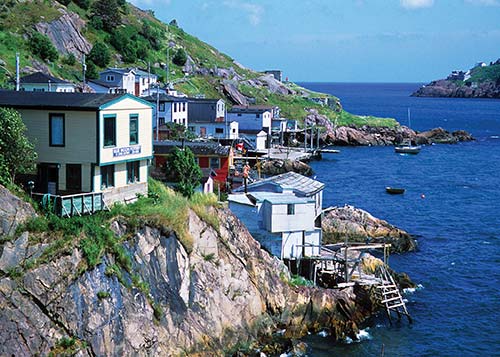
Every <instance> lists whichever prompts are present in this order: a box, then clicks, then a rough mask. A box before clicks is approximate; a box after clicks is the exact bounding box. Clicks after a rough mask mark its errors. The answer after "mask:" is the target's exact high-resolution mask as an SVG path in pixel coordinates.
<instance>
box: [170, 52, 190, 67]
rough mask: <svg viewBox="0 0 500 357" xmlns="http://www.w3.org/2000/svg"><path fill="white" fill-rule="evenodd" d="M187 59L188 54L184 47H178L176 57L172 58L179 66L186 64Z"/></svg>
mask: <svg viewBox="0 0 500 357" xmlns="http://www.w3.org/2000/svg"><path fill="white" fill-rule="evenodd" d="M186 61H187V54H186V51H184V49H183V48H178V49H177V51H175V54H174V57H173V58H172V62H173V63H174V64H176V65H178V66H184V65H185V64H186Z"/></svg>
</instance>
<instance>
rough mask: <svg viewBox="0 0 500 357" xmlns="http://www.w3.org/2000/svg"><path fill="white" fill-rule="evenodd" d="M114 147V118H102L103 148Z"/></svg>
mask: <svg viewBox="0 0 500 357" xmlns="http://www.w3.org/2000/svg"><path fill="white" fill-rule="evenodd" d="M115 145H116V116H114V115H113V116H105V117H104V147H106V146H115Z"/></svg>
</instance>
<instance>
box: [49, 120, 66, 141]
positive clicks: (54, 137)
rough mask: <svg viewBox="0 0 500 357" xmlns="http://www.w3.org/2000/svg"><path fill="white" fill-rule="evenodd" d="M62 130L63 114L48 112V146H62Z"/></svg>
mask: <svg viewBox="0 0 500 357" xmlns="http://www.w3.org/2000/svg"><path fill="white" fill-rule="evenodd" d="M64 131H65V123H64V114H49V146H64V145H65V140H64V139H65V135H64Z"/></svg>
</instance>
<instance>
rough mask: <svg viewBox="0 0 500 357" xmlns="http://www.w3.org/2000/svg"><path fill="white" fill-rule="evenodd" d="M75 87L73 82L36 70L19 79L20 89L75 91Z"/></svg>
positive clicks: (31, 90) (29, 90)
mask: <svg viewBox="0 0 500 357" xmlns="http://www.w3.org/2000/svg"><path fill="white" fill-rule="evenodd" d="M75 88H76V86H75V85H74V84H73V83H70V82H67V81H63V80H62V79H59V78H56V77H52V76H50V75H48V74H45V73H43V72H35V73H32V74H29V75H27V76H24V77H21V79H20V80H19V89H20V90H22V91H27V92H75Z"/></svg>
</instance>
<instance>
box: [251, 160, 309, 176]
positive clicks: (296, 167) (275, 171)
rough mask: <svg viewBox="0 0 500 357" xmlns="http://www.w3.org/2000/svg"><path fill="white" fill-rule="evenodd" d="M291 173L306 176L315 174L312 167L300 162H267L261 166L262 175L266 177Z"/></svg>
mask: <svg viewBox="0 0 500 357" xmlns="http://www.w3.org/2000/svg"><path fill="white" fill-rule="evenodd" d="M290 171H293V172H296V173H299V174H301V175H304V176H311V175H312V174H313V170H312V168H311V166H309V165H308V164H306V163H304V162H302V161H298V160H279V159H276V160H266V161H264V162H262V165H261V173H262V174H263V175H266V176H275V175H280V174H284V173H285V172H290Z"/></svg>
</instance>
